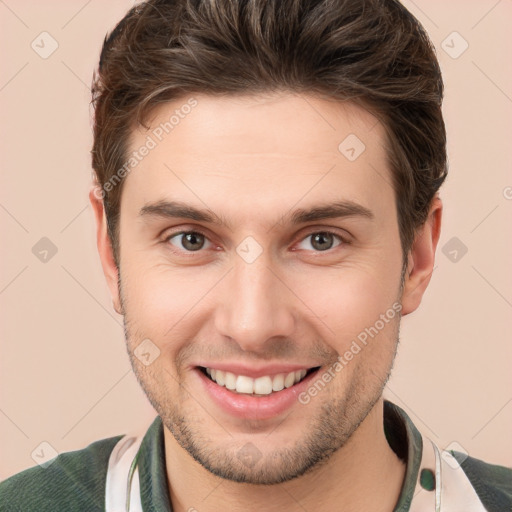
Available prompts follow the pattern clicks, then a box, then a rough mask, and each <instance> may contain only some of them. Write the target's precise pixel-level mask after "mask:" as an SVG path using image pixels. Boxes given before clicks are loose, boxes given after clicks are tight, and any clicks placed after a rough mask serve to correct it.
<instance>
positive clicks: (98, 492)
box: [0, 435, 123, 512]
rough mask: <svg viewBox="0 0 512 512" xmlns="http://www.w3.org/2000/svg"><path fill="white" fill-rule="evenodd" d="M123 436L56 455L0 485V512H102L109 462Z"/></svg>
mask: <svg viewBox="0 0 512 512" xmlns="http://www.w3.org/2000/svg"><path fill="white" fill-rule="evenodd" d="M122 437H123V436H122V435H120V436H116V437H111V438H108V439H102V440H100V441H96V442H94V443H91V444H90V445H89V446H87V447H86V448H83V449H81V450H76V451H72V452H64V453H61V454H59V455H58V456H57V457H56V458H55V459H53V461H52V462H51V463H50V464H49V465H47V466H46V467H42V466H35V467H32V468H29V469H26V470H24V471H21V472H20V473H17V474H16V475H13V476H11V477H10V478H8V479H7V480H4V481H3V482H1V483H0V512H18V511H19V512H21V511H23V512H30V511H38V512H45V511H52V512H58V511H59V510H66V511H68V512H72V511H74V510H77V511H78V510H80V511H81V510H88V511H96V510H98V511H99V510H101V511H102V510H104V502H105V479H106V474H107V467H108V459H109V456H110V453H111V452H112V450H113V448H114V446H115V444H116V443H117V441H119V439H121V438H122Z"/></svg>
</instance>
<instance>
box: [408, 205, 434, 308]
mask: <svg viewBox="0 0 512 512" xmlns="http://www.w3.org/2000/svg"><path fill="white" fill-rule="evenodd" d="M442 212H443V204H442V202H441V199H440V198H439V197H438V196H435V197H434V199H433V200H432V203H431V206H430V209H429V213H428V217H427V220H426V221H425V224H424V225H423V226H422V227H420V228H419V230H418V231H417V233H416V236H415V238H414V242H413V244H412V247H411V249H410V251H409V254H408V265H407V271H406V272H405V276H404V288H403V292H402V315H408V314H409V313H412V312H413V311H415V310H416V309H417V308H418V306H419V305H420V302H421V299H422V297H423V294H424V293H425V290H426V289H427V286H428V284H429V282H430V277H431V276H432V272H433V269H434V262H435V253H436V247H437V242H438V241H439V235H440V233H441V217H442Z"/></svg>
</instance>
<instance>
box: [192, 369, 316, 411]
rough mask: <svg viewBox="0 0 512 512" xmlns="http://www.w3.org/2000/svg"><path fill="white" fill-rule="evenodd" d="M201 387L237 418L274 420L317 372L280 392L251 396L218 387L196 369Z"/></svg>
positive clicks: (289, 406) (303, 389) (285, 409)
mask: <svg viewBox="0 0 512 512" xmlns="http://www.w3.org/2000/svg"><path fill="white" fill-rule="evenodd" d="M194 371H195V373H196V374H197V375H198V376H199V378H200V380H201V382H202V385H203V386H204V387H205V389H206V392H207V394H208V395H209V396H210V397H211V399H212V401H213V402H214V403H215V404H217V405H218V406H219V407H220V408H221V409H223V410H224V411H225V412H227V413H229V414H230V415H232V416H235V417H238V418H245V419H250V420H258V419H259V420H265V419H271V418H274V417H276V416H278V415H280V414H283V413H284V412H286V411H287V410H288V409H290V408H291V407H292V406H293V404H295V403H297V402H298V399H297V396H298V395H299V394H300V393H302V392H303V391H305V390H306V389H307V387H308V386H309V383H310V382H311V380H312V379H313V378H314V377H315V375H317V373H318V371H319V370H316V371H314V372H311V373H310V374H309V375H307V376H306V377H305V378H304V379H302V380H301V381H300V382H299V383H298V384H294V385H293V386H291V387H289V388H284V389H282V390H281V391H274V392H272V393H271V394H270V395H267V396H251V395H245V394H239V393H235V392H234V391H230V390H229V389H227V388H225V387H224V386H219V385H218V384H217V383H216V382H213V380H211V379H210V378H208V377H207V376H206V375H205V374H204V373H203V372H202V371H201V370H199V369H198V368H196V369H195V370H194Z"/></svg>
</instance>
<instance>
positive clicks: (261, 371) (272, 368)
mask: <svg viewBox="0 0 512 512" xmlns="http://www.w3.org/2000/svg"><path fill="white" fill-rule="evenodd" d="M196 366H201V367H203V368H215V369H216V370H221V371H224V372H231V373H234V374H235V375H245V376H247V377H251V378H253V379H256V378H258V377H263V376H266V375H269V376H274V375H278V374H280V373H284V374H287V373H290V372H294V371H297V370H310V369H311V368H316V367H317V366H319V365H304V364H277V363H276V364H268V365H265V366H248V365H246V364H243V363H226V362H219V363H216V362H210V363H201V364H198V365H196Z"/></svg>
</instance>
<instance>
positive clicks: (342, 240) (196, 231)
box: [162, 229, 350, 255]
mask: <svg viewBox="0 0 512 512" xmlns="http://www.w3.org/2000/svg"><path fill="white" fill-rule="evenodd" d="M319 233H322V234H328V235H332V236H333V237H335V238H337V239H338V240H339V241H340V243H339V244H338V245H336V246H335V247H332V248H331V249H326V250H325V251H313V252H315V253H317V254H323V253H326V254H330V253H332V252H333V251H334V250H335V249H336V248H337V247H340V246H343V245H348V244H350V242H349V240H347V239H346V238H345V237H343V236H341V235H340V234H339V233H338V232H335V231H332V230H329V229H317V230H315V231H310V232H309V233H307V234H306V235H305V236H304V237H303V238H301V239H300V242H302V241H304V240H306V239H307V238H308V237H310V236H312V235H316V234H319ZM190 234H199V235H201V236H203V237H205V238H206V239H207V240H208V241H209V242H210V243H211V241H210V239H209V238H208V235H207V234H206V233H204V232H203V231H201V230H200V229H193V230H188V231H183V230H182V231H176V232H174V233H170V234H168V235H167V236H165V238H164V239H163V240H162V243H164V244H167V245H169V246H171V244H170V243H169V241H170V240H171V238H174V237H176V236H178V235H190ZM171 247H172V246H171ZM171 251H172V252H175V253H180V254H182V253H185V254H190V255H194V254H195V253H200V252H202V249H199V250H198V251H187V250H178V249H175V248H174V247H172V248H171Z"/></svg>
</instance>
